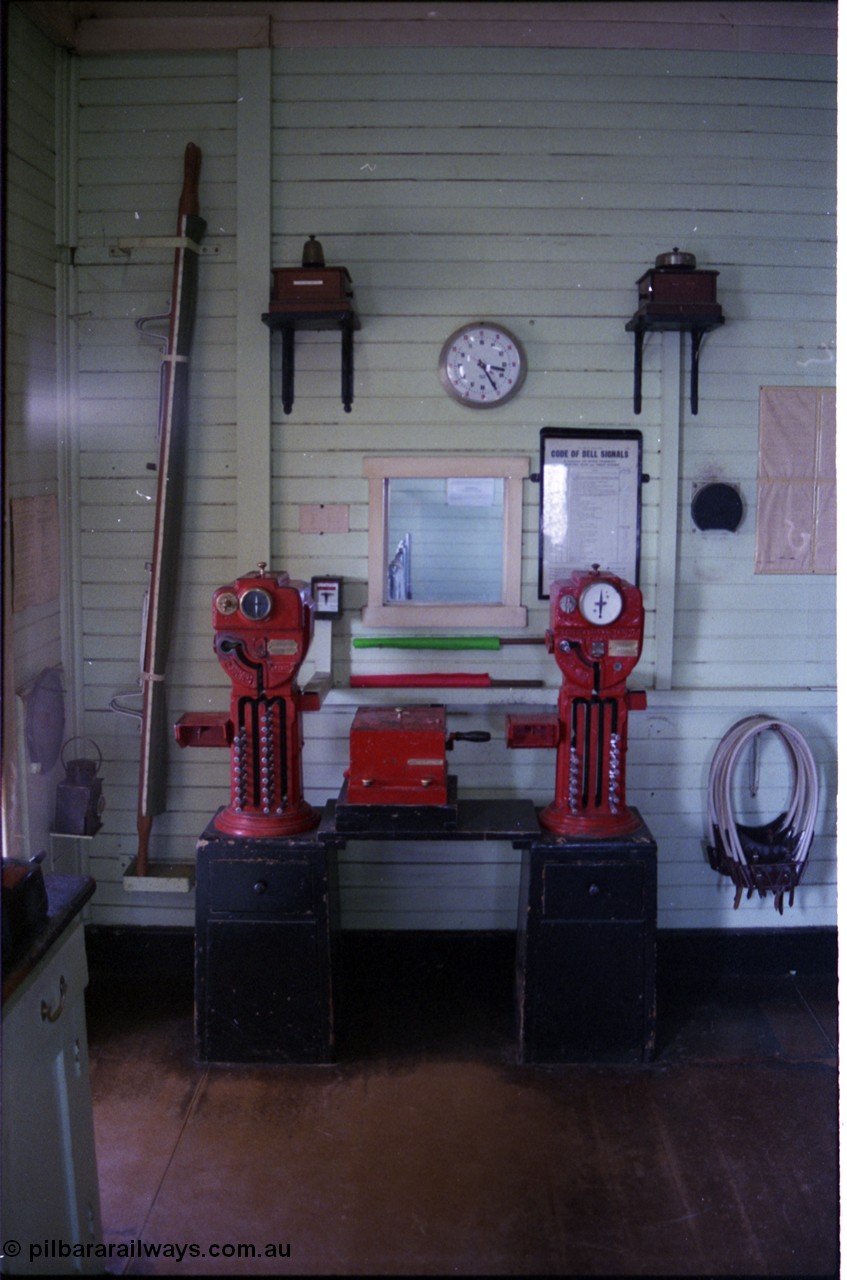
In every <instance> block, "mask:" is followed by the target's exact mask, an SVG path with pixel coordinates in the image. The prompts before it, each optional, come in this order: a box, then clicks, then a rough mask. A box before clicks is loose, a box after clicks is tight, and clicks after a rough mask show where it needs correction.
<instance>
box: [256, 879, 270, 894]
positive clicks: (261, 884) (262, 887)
mask: <svg viewBox="0 0 847 1280" xmlns="http://www.w3.org/2000/svg"><path fill="white" fill-rule="evenodd" d="M267 891H268V882H267V880H257V881H256V883H255V884H254V885H253V892H254V893H267Z"/></svg>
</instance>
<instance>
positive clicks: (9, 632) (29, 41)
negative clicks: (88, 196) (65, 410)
mask: <svg viewBox="0 0 847 1280" xmlns="http://www.w3.org/2000/svg"><path fill="white" fill-rule="evenodd" d="M6 56H7V62H6V66H5V84H6V135H7V139H8V149H7V158H6V167H5V174H4V177H5V207H4V233H5V241H4V253H5V304H6V305H5V323H4V338H5V376H4V389H3V411H4V434H3V438H4V475H5V491H4V531H3V538H4V543H3V551H4V564H5V567H6V568H5V572H4V583H3V588H4V618H5V626H4V648H3V653H4V698H3V739H4V753H3V754H4V761H3V823H4V836H5V840H6V847H7V849H8V850H9V851H10V852H11V853H13V854H14V855H15V856H17V857H29V856H30V855H31V854H33V853H37V852H39V851H40V850H42V849H44V850H47V849H48V843H49V841H48V829H49V819H50V817H52V800H53V794H54V788H55V784H56V781H57V777H59V776H61V771H60V770H59V769H58V767H56V768H54V769H52V770H50V771H47V772H42V773H38V774H36V773H33V772H32V770H31V768H30V761H29V759H28V756H27V754H26V751H25V734H24V723H25V722H24V714H25V698H26V694H27V692H28V690H30V689H31V687H32V683H33V681H34V680H35V679H36V677H37V676H38V674H39V673H40V672H41V671H42V670H44V669H45V668H57V669H58V668H59V667H60V665H61V662H62V638H61V596H60V594H57V595H54V596H50V597H49V598H46V599H44V601H43V602H42V603H33V604H30V605H27V606H25V607H18V608H17V609H14V610H13V600H12V586H13V582H12V572H11V570H12V564H13V554H12V552H13V548H12V541H11V534H12V528H11V513H12V504H13V502H14V501H15V500H16V499H29V498H36V497H42V498H48V499H51V500H55V502H56V503H57V504H58V501H59V496H58V495H59V493H60V490H61V477H60V467H59V457H58V454H57V423H58V415H59V391H58V387H57V359H58V357H57V341H56V321H55V317H56V313H57V309H58V303H57V279H56V271H57V267H56V206H57V200H56V186H55V176H54V175H55V136H56V118H57V116H56V112H57V108H56V54H55V50H54V48H53V45H52V44H51V43H50V41H49V40H48V39H47V38H46V37H45V36H44V35H42V34H41V33H40V32H39V31H38V30H37V29H36V28H35V27H33V26H32V25H31V23H30V22H28V21H27V20H26V19H25V18H24V17H23V16H22V14H21V13H20V12H19V11H17V10H16V9H14V8H13V9H11V10H10V12H9V17H8V50H7V55H6ZM16 551H17V563H18V565H19V566H20V565H22V564H23V563H25V562H26V559H27V549H26V546H25V545H22V537H21V530H20V529H18V542H17V547H16ZM19 600H20V597H19ZM16 695H17V696H16ZM16 747H17V748H20V750H18V749H16Z"/></svg>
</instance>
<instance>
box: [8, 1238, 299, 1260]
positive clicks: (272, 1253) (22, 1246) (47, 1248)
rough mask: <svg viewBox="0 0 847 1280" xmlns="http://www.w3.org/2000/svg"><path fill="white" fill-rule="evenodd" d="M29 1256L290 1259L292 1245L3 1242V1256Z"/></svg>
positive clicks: (229, 1242)
mask: <svg viewBox="0 0 847 1280" xmlns="http://www.w3.org/2000/svg"><path fill="white" fill-rule="evenodd" d="M22 1255H23V1256H24V1257H27V1256H28V1257H29V1261H30V1262H36V1261H44V1260H49V1261H59V1260H62V1259H71V1258H73V1259H84V1258H103V1259H107V1258H122V1259H125V1260H128V1259H132V1258H152V1259H155V1258H164V1259H170V1260H172V1261H176V1262H182V1261H183V1260H184V1259H185V1258H246V1259H251V1258H280V1259H282V1258H290V1257H291V1244H290V1243H287V1242H286V1243H283V1242H280V1241H276V1242H273V1241H271V1242H269V1243H267V1244H252V1243H249V1242H245V1241H237V1242H234V1241H227V1242H226V1243H223V1244H219V1243H218V1242H217V1241H212V1242H211V1243H210V1244H205V1245H203V1244H198V1243H196V1242H194V1241H192V1242H189V1243H185V1242H181V1241H174V1240H164V1241H156V1240H142V1239H140V1238H134V1239H132V1240H120V1241H116V1240H111V1241H109V1242H108V1243H96V1242H95V1241H93V1240H87V1241H83V1242H73V1241H70V1240H33V1241H29V1242H27V1241H21V1240H15V1239H8V1240H4V1241H3V1245H2V1252H0V1258H18V1257H21V1256H22Z"/></svg>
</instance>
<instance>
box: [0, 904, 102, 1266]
mask: <svg viewBox="0 0 847 1280" xmlns="http://www.w3.org/2000/svg"><path fill="white" fill-rule="evenodd" d="M87 982H88V968H87V964H86V957H85V940H84V933H83V926H82V921H81V920H80V919H79V917H77V918H76V919H74V920H72V922H71V923H70V924H69V925H68V927H67V928H66V929H65V931H64V932H63V933H61V934H60V936H59V937H58V939H57V940H56V941H55V942H54V943H53V945H52V946H51V947H50V948H49V949H48V950H47V952H46V954H45V955H44V956H43V957H42V958H41V959H40V960H39V962H38V963H37V964H35V966H34V967H33V968H32V969H31V971H30V972H28V973H27V975H26V977H25V978H24V979H23V980H22V981H21V982H20V984H19V985H18V986H17V987H16V989H15V990H14V991H13V992H12V993H11V994H10V995H9V996H8V998H7V1000H6V1002H5V1003H4V1006H3V1024H2V1029H3V1046H2V1047H3V1062H2V1081H3V1141H2V1152H3V1170H2V1173H3V1184H2V1210H3V1221H2V1228H0V1235H2V1240H3V1242H4V1249H5V1253H4V1257H3V1260H2V1267H3V1271H4V1272H6V1273H8V1274H11V1275H45V1274H50V1275H56V1274H61V1275H69V1274H75V1273H77V1272H79V1273H86V1274H92V1273H100V1274H102V1273H103V1271H104V1264H103V1258H102V1257H97V1256H96V1255H97V1254H98V1253H100V1252H101V1250H100V1249H98V1248H97V1247H96V1246H98V1245H100V1244H101V1242H102V1235H101V1226H100V1201H99V1192H98V1184H97V1163H96V1155H95V1148H94V1126H93V1120H92V1110H91V1085H90V1081H89V1071H88V1043H87V1033H86V1024H85V1001H84V992H85V987H86V984H87ZM9 1242H16V1243H15V1244H10V1243H9ZM16 1248H17V1249H18V1252H17V1253H15V1249H16ZM85 1254H88V1255H89V1256H88V1257H86V1256H84V1255H85Z"/></svg>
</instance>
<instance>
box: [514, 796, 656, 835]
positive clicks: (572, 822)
mask: <svg viewBox="0 0 847 1280" xmlns="http://www.w3.org/2000/svg"><path fill="white" fill-rule="evenodd" d="M538 821H539V823H540V824H541V826H542V827H544V828H545V830H547V831H552V832H554V833H555V834H556V835H558V836H584V837H587V838H588V839H595V838H596V839H606V838H608V837H609V836H624V835H628V834H629V832H630V831H634V830H635V828H636V827H637V826H639V824H640V821H641V819H640V818H639V817H638V815H637V814H635V813H633V811H632V810H631V809H622V810H621V812H620V813H571V810H570V808H569V806H567V805H564V804H560V803H559V802H558V801H556V800H554V801H553V802H552V803H551V804H548V806H547V808H546V809H542V810H541V813H540V814H539V815H538Z"/></svg>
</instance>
